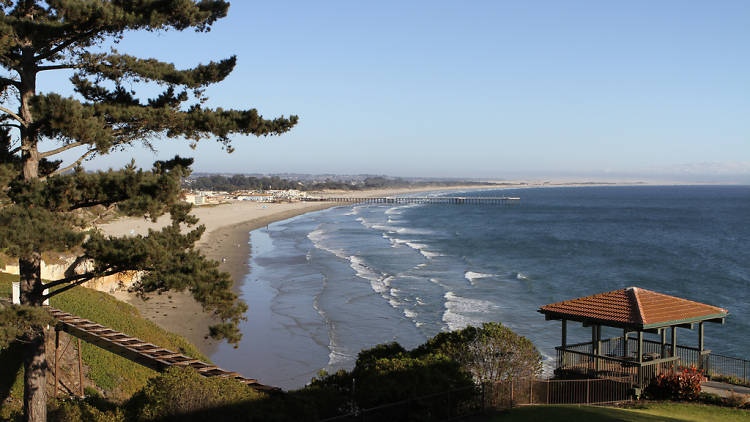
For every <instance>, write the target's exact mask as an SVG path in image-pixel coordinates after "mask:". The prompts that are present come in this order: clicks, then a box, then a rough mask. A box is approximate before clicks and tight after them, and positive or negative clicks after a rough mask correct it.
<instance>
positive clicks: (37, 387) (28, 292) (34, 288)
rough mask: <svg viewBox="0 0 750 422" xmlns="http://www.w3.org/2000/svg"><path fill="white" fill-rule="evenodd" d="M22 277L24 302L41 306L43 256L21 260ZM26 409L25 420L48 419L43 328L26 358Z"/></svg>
mask: <svg viewBox="0 0 750 422" xmlns="http://www.w3.org/2000/svg"><path fill="white" fill-rule="evenodd" d="M18 261H19V262H18V264H19V273H20V281H21V304H23V305H29V306H42V302H43V301H44V298H43V297H42V294H43V291H44V286H43V285H42V271H41V269H42V256H41V254H39V253H33V254H31V256H29V257H26V258H21V259H19V260H18ZM23 369H24V376H23V383H24V385H23V398H24V402H23V412H24V417H25V420H27V421H34V422H44V421H46V420H47V369H48V368H47V342H46V331H41V332H40V333H39V334H38V335H37V336H36V337H34V338H33V339H31V342H30V343H29V344H28V347H27V350H26V353H25V354H24V360H23Z"/></svg>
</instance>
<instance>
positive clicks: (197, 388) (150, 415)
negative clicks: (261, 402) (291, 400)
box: [128, 367, 265, 420]
mask: <svg viewBox="0 0 750 422" xmlns="http://www.w3.org/2000/svg"><path fill="white" fill-rule="evenodd" d="M262 397H265V395H264V394H262V393H259V392H257V391H255V390H253V389H252V388H250V387H248V386H247V385H244V384H242V383H239V382H237V381H235V380H232V379H225V378H218V377H211V378H206V377H204V376H202V375H200V374H199V373H197V372H195V371H194V370H192V369H189V368H177V367H171V368H169V369H167V370H166V371H164V372H163V373H162V374H160V375H159V376H157V377H154V378H152V379H151V380H149V381H148V384H146V387H145V388H144V389H143V390H142V391H140V392H139V393H137V394H136V395H134V396H133V398H132V399H131V400H130V403H129V404H128V407H129V409H130V410H131V414H132V415H133V418H135V419H138V420H154V419H168V418H170V417H174V416H178V415H185V414H189V413H194V414H198V413H200V412H201V411H205V410H207V409H212V408H219V407H226V406H230V405H235V404H239V403H243V402H248V401H253V400H258V399H260V398H262Z"/></svg>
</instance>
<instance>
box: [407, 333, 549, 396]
mask: <svg viewBox="0 0 750 422" xmlns="http://www.w3.org/2000/svg"><path fill="white" fill-rule="evenodd" d="M414 352H415V353H416V354H422V353H442V354H445V355H446V356H448V357H450V358H451V359H453V360H455V361H456V362H458V363H459V364H460V365H461V367H462V368H463V369H464V370H466V371H467V372H469V373H470V374H471V375H472V376H473V378H474V380H475V381H476V382H493V381H501V380H506V379H517V378H531V377H534V376H537V375H539V374H540V373H541V370H542V355H541V354H539V352H538V351H537V350H536V347H535V346H534V343H532V342H531V341H530V340H529V339H527V338H526V337H523V336H520V335H518V334H516V333H514V332H513V331H512V330H511V329H510V328H508V327H505V326H503V325H502V324H500V323H497V322H488V323H485V324H482V327H481V328H476V327H472V326H468V327H466V328H464V329H463V330H458V331H452V332H448V333H440V334H438V335H436V336H435V337H433V338H431V339H430V340H428V341H427V342H426V343H425V344H423V345H422V346H419V347H418V348H417V349H416V350H415V351H414Z"/></svg>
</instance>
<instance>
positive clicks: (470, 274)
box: [464, 271, 495, 285]
mask: <svg viewBox="0 0 750 422" xmlns="http://www.w3.org/2000/svg"><path fill="white" fill-rule="evenodd" d="M494 276H495V274H485V273H476V272H474V271H466V272H465V273H464V278H465V279H467V280H469V283H471V284H472V285H473V284H474V280H476V279H478V278H488V277H494Z"/></svg>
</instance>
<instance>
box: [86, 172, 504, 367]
mask: <svg viewBox="0 0 750 422" xmlns="http://www.w3.org/2000/svg"><path fill="white" fill-rule="evenodd" d="M478 188H480V189H481V188H482V187H478V186H453V187H442V186H434V187H424V188H418V189H372V190H366V191H327V192H325V193H324V195H335V196H349V197H352V196H354V197H378V196H391V195H398V194H405V193H415V192H426V191H436V190H468V189H478ZM487 188H492V187H487ZM341 205H342V204H340V203H330V202H323V203H320V202H293V203H280V204H276V203H273V204H268V203H256V202H250V201H239V202H231V203H227V204H220V205H209V206H201V207H195V208H193V212H192V214H194V215H195V216H197V217H198V218H199V219H200V224H203V225H205V226H206V233H204V235H203V237H202V239H201V240H200V241H199V242H198V244H197V247H198V248H199V249H200V250H201V251H202V252H203V253H204V254H205V255H206V256H207V257H208V258H211V259H214V260H216V261H219V262H220V266H219V268H220V269H221V270H222V271H226V272H228V273H229V274H231V275H232V279H233V280H234V281H235V285H234V290H235V291H236V292H237V291H239V287H240V286H241V283H242V281H243V280H244V278H245V275H247V274H248V272H249V270H250V269H249V267H248V263H249V261H250V252H251V245H250V244H249V239H250V231H252V230H255V229H258V228H261V227H265V226H266V225H268V224H270V223H273V222H275V221H282V220H286V219H289V218H292V217H295V216H297V215H301V214H305V213H308V212H312V211H319V210H323V209H327V208H331V207H335V206H341ZM167 224H169V218H168V217H166V216H164V217H162V218H160V219H159V220H158V221H157V222H156V223H153V222H151V221H150V220H145V219H137V218H120V219H117V220H115V221H112V222H110V223H107V224H103V225H101V226H99V228H100V229H101V230H102V231H103V232H104V233H107V234H110V235H114V236H123V235H128V234H131V235H132V234H146V233H147V232H148V229H150V228H151V229H158V228H161V227H164V226H165V225H167ZM112 294H113V295H114V296H115V297H117V298H118V299H120V300H122V301H125V302H127V303H130V304H131V305H133V306H135V307H136V308H137V309H138V311H139V312H140V313H141V315H142V316H143V317H145V318H147V319H149V320H151V321H153V322H155V323H156V324H158V325H159V326H161V327H162V328H164V329H165V330H167V331H170V332H173V333H176V334H179V335H181V336H183V337H185V338H187V339H188V340H189V341H190V342H191V343H193V344H195V345H196V346H197V347H198V349H199V350H200V351H201V352H202V353H203V354H205V355H209V356H210V355H211V354H212V353H213V352H214V351H215V350H216V341H214V340H212V339H211V338H209V337H207V334H208V326H209V325H212V324H215V323H216V322H218V320H217V319H216V318H215V317H213V315H211V314H210V313H206V312H203V309H202V307H201V305H200V304H199V303H198V302H196V301H195V300H194V299H193V298H192V296H191V295H190V294H189V293H188V292H168V293H164V294H161V295H159V294H150V295H148V296H147V298H148V299H147V300H145V301H144V300H143V299H141V298H139V297H137V296H136V295H135V294H133V293H130V292H128V291H126V290H118V291H115V292H113V293H112Z"/></svg>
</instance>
